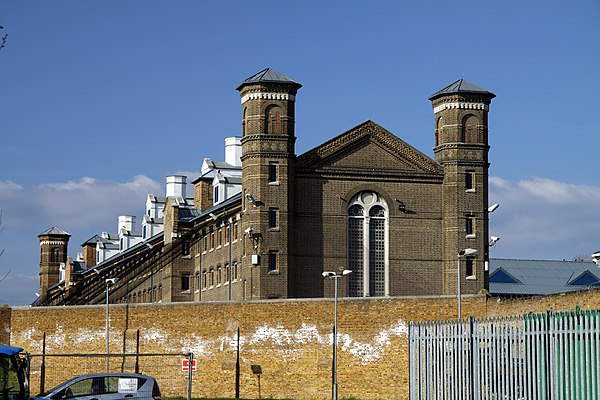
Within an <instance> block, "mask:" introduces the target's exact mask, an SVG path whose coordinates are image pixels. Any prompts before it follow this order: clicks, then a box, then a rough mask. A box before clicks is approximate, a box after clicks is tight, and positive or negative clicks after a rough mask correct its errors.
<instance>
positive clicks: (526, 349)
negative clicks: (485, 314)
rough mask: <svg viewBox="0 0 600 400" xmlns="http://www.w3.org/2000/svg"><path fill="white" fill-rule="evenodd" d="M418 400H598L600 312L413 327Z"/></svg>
mask: <svg viewBox="0 0 600 400" xmlns="http://www.w3.org/2000/svg"><path fill="white" fill-rule="evenodd" d="M409 346H410V399H411V400H442V399H443V400H463V399H469V400H471V399H474V400H542V399H543V400H598V399H600V367H599V363H600V311H575V312H560V313H556V312H547V313H545V314H527V315H520V316H512V317H502V318H485V319H476V318H470V319H468V320H459V321H456V320H455V321H445V322H421V323H411V325H410V329H409Z"/></svg>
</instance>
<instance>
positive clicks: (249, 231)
mask: <svg viewBox="0 0 600 400" xmlns="http://www.w3.org/2000/svg"><path fill="white" fill-rule="evenodd" d="M244 232H246V235H252V227H248V228H246V230H245V231H244Z"/></svg>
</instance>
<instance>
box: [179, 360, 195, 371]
mask: <svg viewBox="0 0 600 400" xmlns="http://www.w3.org/2000/svg"><path fill="white" fill-rule="evenodd" d="M181 370H182V371H189V370H190V360H189V359H187V358H184V359H183V360H181ZM195 370H196V359H193V360H192V371H195Z"/></svg>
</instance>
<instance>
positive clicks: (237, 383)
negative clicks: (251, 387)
mask: <svg viewBox="0 0 600 400" xmlns="http://www.w3.org/2000/svg"><path fill="white" fill-rule="evenodd" d="M235 398H236V399H239V398H240V327H239V326H238V328H237V357H236V360H235Z"/></svg>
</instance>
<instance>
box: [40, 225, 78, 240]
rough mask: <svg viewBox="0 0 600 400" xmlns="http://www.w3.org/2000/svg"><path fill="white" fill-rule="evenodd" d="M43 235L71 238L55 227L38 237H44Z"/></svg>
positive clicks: (68, 234)
mask: <svg viewBox="0 0 600 400" xmlns="http://www.w3.org/2000/svg"><path fill="white" fill-rule="evenodd" d="M44 235H62V236H71V234H70V233H69V232H67V231H64V230H62V229H60V228H58V227H56V226H53V227H52V228H50V229H47V230H45V231H44V232H42V233H40V234H39V235H38V237H39V236H44Z"/></svg>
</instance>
